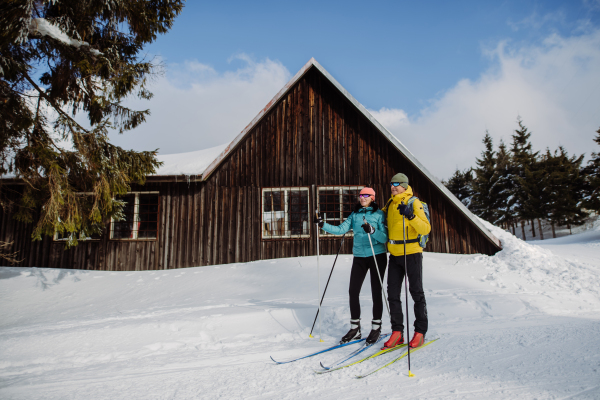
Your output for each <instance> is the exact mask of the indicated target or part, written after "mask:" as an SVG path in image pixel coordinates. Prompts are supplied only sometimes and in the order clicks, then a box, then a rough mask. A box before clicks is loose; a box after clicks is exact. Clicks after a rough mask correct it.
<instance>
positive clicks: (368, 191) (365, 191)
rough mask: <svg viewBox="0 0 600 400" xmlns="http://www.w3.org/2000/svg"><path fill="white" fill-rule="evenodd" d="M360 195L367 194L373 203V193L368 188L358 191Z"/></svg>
mask: <svg viewBox="0 0 600 400" xmlns="http://www.w3.org/2000/svg"><path fill="white" fill-rule="evenodd" d="M360 194H368V195H369V196H371V199H372V200H373V201H375V191H374V190H373V189H371V188H369V187H366V188H363V190H361V191H360V193H359V195H360Z"/></svg>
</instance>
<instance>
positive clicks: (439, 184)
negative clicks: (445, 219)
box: [202, 58, 501, 247]
mask: <svg viewBox="0 0 600 400" xmlns="http://www.w3.org/2000/svg"><path fill="white" fill-rule="evenodd" d="M312 67H315V68H317V69H318V70H319V71H320V72H321V73H322V74H323V75H324V76H325V77H326V78H327V79H328V80H329V81H330V82H331V84H333V86H335V87H336V88H337V89H338V90H339V91H340V92H341V93H342V94H343V95H344V96H345V97H346V99H348V101H350V103H352V104H353V105H354V106H355V107H356V108H357V109H358V110H359V111H360V112H361V113H362V114H363V115H364V116H365V117H366V118H367V119H368V120H369V121H371V123H373V125H375V127H376V128H377V129H379V131H380V132H381V133H382V134H383V135H384V136H385V137H386V138H387V139H388V140H389V141H390V143H392V144H393V145H394V146H395V147H396V148H397V149H398V151H400V153H402V154H403V155H404V156H405V157H406V158H408V160H409V161H410V162H411V163H412V164H413V165H414V166H415V167H417V168H418V169H419V170H420V171H421V172H422V173H423V174H424V175H425V176H426V177H427V179H429V180H430V181H431V183H433V184H434V185H435V186H436V187H437V188H438V189H440V191H441V192H442V193H444V194H445V195H446V197H448V198H449V199H450V201H451V202H452V203H454V205H455V206H456V207H458V209H459V210H460V211H462V213H463V214H464V215H465V216H466V217H467V218H469V219H470V220H471V221H473V223H474V224H475V226H477V227H478V228H479V229H480V230H481V231H482V232H483V233H484V234H485V235H486V236H487V237H488V239H490V240H491V241H492V242H493V243H495V244H496V245H497V246H498V247H501V245H500V240H498V238H497V237H496V236H494V235H493V234H492V233H491V232H490V231H489V230H488V229H487V228H486V227H485V226H484V225H483V224H482V223H481V222H480V221H479V219H478V218H477V217H475V215H474V214H473V213H472V212H471V211H470V210H469V209H468V208H467V207H466V206H465V205H464V204H463V203H462V202H461V201H460V200H458V198H456V196H454V195H453V194H452V192H450V191H449V190H448V189H447V188H446V186H444V185H443V184H442V182H440V180H439V179H438V178H436V177H435V175H433V174H432V173H431V172H429V171H428V170H427V168H425V166H424V165H423V164H421V163H420V162H419V160H417V158H416V157H415V156H414V155H413V154H412V153H411V152H410V150H408V149H407V148H406V146H404V145H403V144H402V142H400V140H398V138H397V137H395V136H394V135H393V134H392V133H391V132H390V131H388V130H387V128H386V127H384V126H383V125H381V124H380V123H379V121H377V120H376V119H375V117H373V115H371V113H370V112H369V111H368V110H367V109H366V108H365V107H364V106H363V105H362V104H360V103H359V102H358V100H356V99H355V98H354V96H352V95H351V94H350V93H349V92H348V91H347V90H346V89H345V88H344V87H343V86H342V85H341V84H340V83H339V82H338V81H337V80H336V79H335V78H334V77H333V76H331V74H330V73H329V72H327V70H326V69H325V68H323V66H322V65H321V64H319V63H318V62H317V60H315V59H314V58H311V59H310V60H308V62H307V63H306V64H305V65H304V66H303V67H302V68H301V69H300V71H298V72H297V73H296V75H294V77H293V78H292V79H290V81H289V82H288V83H286V84H285V86H284V87H283V88H282V89H281V90H280V91H279V92H278V93H277V94H276V95H275V97H273V99H271V101H270V102H269V103H268V104H267V105H266V106H265V107H264V108H263V109H262V110H261V111H260V112H259V113H258V115H257V116H256V117H254V119H253V120H252V121H250V123H249V124H248V125H247V126H246V127H245V128H244V130H242V132H240V134H239V135H237V136H236V138H235V139H233V141H232V142H231V143H230V144H229V145H228V146H227V147H226V148H225V150H223V152H222V153H221V154H220V155H219V156H218V157H217V158H216V159H215V160H214V161H213V162H212V163H211V164H210V165H209V166H208V167H207V168H206V169H205V170H204V172H203V173H202V179H203V180H206V179H207V178H208V177H209V176H210V174H211V173H212V172H213V171H214V170H215V169H216V168H217V167H218V166H219V164H221V162H222V161H223V160H224V159H225V157H227V155H228V154H229V153H230V152H231V151H232V150H233V149H235V147H236V146H237V144H238V143H240V142H241V140H242V139H243V138H244V136H246V134H247V133H248V132H250V130H252V128H253V127H254V126H255V125H256V124H257V123H258V122H259V121H260V120H261V119H262V118H263V117H264V116H265V115H266V114H267V113H268V112H269V111H270V110H271V108H273V106H275V104H276V103H277V102H278V101H279V99H281V98H282V97H283V96H284V95H285V94H286V93H287V91H288V90H289V89H290V88H291V87H292V86H294V85H295V84H296V82H298V81H299V80H300V78H302V76H304V74H305V73H306V72H308V70H309V69H310V68H312Z"/></svg>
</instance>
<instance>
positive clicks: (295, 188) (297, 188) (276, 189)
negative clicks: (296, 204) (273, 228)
mask: <svg viewBox="0 0 600 400" xmlns="http://www.w3.org/2000/svg"><path fill="white" fill-rule="evenodd" d="M303 190H304V191H306V193H307V199H308V204H307V205H308V224H309V226H310V223H311V222H310V215H311V212H310V188H309V187H307V186H284V187H269V188H262V190H261V198H260V221H261V229H260V231H261V232H260V234H261V238H262V239H266V240H268V239H306V238H310V228H309V230H308V232H309V234H307V235H303V234H301V235H292V234H291V233H290V234H288V235H265V227H264V224H265V222H264V215H265V214H268V213H269V212H265V208H264V199H265V197H264V196H265V193H266V192H281V191H283V192H284V200H283V201H284V210H283V215H284V220H285V227H284V232H291V230H290V221H289V219H288V218H286V217H285V216H286V215H287V213H288V210H289V209H288V205H289V204H288V193H289V192H291V191H297V192H300V191H303ZM271 212H273V211H271ZM276 212H281V211H276Z"/></svg>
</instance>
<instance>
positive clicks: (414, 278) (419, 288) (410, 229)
mask: <svg viewBox="0 0 600 400" xmlns="http://www.w3.org/2000/svg"><path fill="white" fill-rule="evenodd" d="M390 185H391V190H392V197H391V199H390V200H389V201H388V203H387V204H386V206H385V208H383V209H382V211H383V212H384V213H385V214H386V215H387V226H388V236H389V241H388V251H389V252H390V261H389V264H388V265H389V267H388V301H389V305H390V314H391V319H392V321H391V322H392V335H391V336H390V339H389V340H388V341H387V342H386V343H385V345H384V347H383V348H382V349H385V348H391V347H395V346H397V345H399V344H402V343H404V337H403V332H404V315H403V313H402V301H401V298H400V295H401V290H402V281H403V280H404V275H406V276H407V277H408V284H409V291H410V295H411V296H412V299H413V301H414V303H415V307H414V313H415V323H414V327H415V334H414V336H413V338H412V340H411V341H410V343H409V346H410V347H419V346H421V345H422V344H423V342H424V340H425V333H427V303H426V302H425V293H424V292H423V248H422V247H421V245H420V244H419V242H418V240H417V237H418V236H419V235H427V234H428V233H429V231H431V225H430V223H429V221H428V220H427V216H426V215H425V211H424V210H423V204H422V203H421V202H420V201H419V199H415V201H414V202H413V203H412V205H408V200H409V199H410V198H411V197H413V191H412V188H411V187H410V186H409V185H408V177H407V176H406V175H404V174H396V175H394V176H393V177H392V180H391V183H390ZM403 219H404V226H405V227H406V231H405V230H403V228H402V226H403V224H402V220H403ZM405 238H406V264H407V265H404V260H405V257H404V239H405Z"/></svg>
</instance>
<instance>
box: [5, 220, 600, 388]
mask: <svg viewBox="0 0 600 400" xmlns="http://www.w3.org/2000/svg"><path fill="white" fill-rule="evenodd" d="M490 229H491V230H492V231H493V233H494V235H496V236H497V237H498V238H500V239H501V241H502V243H503V248H504V250H503V251H501V252H500V253H498V254H497V255H495V256H493V257H488V256H483V255H463V256H461V255H452V254H435V253H426V254H425V258H424V285H425V290H426V298H427V303H428V312H429V319H430V330H429V332H428V334H427V338H428V339H434V338H439V340H438V341H437V342H436V343H434V344H432V345H431V346H430V347H427V348H424V349H422V350H421V351H419V352H417V353H415V354H414V356H413V357H412V358H411V370H412V372H413V373H414V374H415V375H416V376H415V377H414V378H408V377H407V360H406V358H405V359H402V360H401V361H399V362H397V363H395V364H393V365H392V366H390V367H388V368H385V369H383V370H382V371H379V372H377V373H376V374H374V375H372V376H369V377H367V378H365V379H360V380H358V379H355V377H356V376H357V375H359V374H362V373H365V372H368V371H371V370H372V369H373V368H375V367H376V366H378V365H381V364H383V363H385V362H387V361H390V360H392V359H393V358H395V357H396V355H394V354H387V355H383V356H381V357H379V358H376V359H373V360H369V361H366V362H364V363H361V364H359V365H356V366H353V367H350V368H345V369H342V370H339V371H335V372H332V373H328V374H324V375H316V374H315V373H314V372H313V371H314V370H318V369H320V367H319V362H323V363H324V364H328V363H331V362H334V361H335V360H337V359H339V358H340V357H342V356H343V355H344V354H347V353H350V352H351V351H352V350H354V349H355V347H354V346H349V347H345V348H342V349H338V350H335V351H333V352H329V353H324V354H322V355H319V356H315V357H312V358H307V359H304V360H301V361H298V362H294V363H290V364H282V365H276V364H274V363H273V362H272V361H271V360H270V359H269V356H273V357H274V358H275V359H282V360H283V359H288V358H293V357H297V356H301V355H304V354H307V353H309V352H313V351H318V350H319V349H323V348H325V347H328V346H331V345H332V344H335V343H337V341H338V340H339V338H340V337H341V336H342V335H343V334H344V333H345V332H346V330H347V329H348V320H349V318H350V314H349V309H348V295H347V291H348V288H347V285H348V280H349V271H350V266H351V261H352V256H350V255H341V256H340V258H339V259H338V264H337V266H336V269H335V271H334V273H333V276H332V279H331V283H330V285H329V288H328V292H327V295H326V297H325V301H324V304H323V307H322V314H323V315H322V316H323V318H322V320H321V321H320V324H319V322H317V324H316V325H315V330H314V332H313V335H314V336H315V337H316V338H317V339H310V338H309V337H308V334H309V332H310V327H311V325H312V321H313V318H314V315H315V312H316V302H317V296H318V294H317V281H316V280H317V270H316V257H304V258H301V259H300V264H299V263H298V259H296V258H290V259H279V260H264V261H256V262H251V263H239V264H229V265H219V266H210V267H199V268H189V269H182V270H168V271H141V272H100V271H82V270H52V269H36V268H8V267H7V268H0V299H2V307H1V308H0V398H1V399H3V400H4V399H6V400H8V399H82V398H85V399H89V400H93V399H306V398H317V397H318V398H319V399H339V398H344V399H368V398H372V399H384V398H389V399H397V398H405V397H408V398H427V399H482V398H485V399H507V398H520V399H521V398H522V399H598V398H600V313H599V311H600V230H599V229H595V230H592V231H587V232H583V233H580V234H577V235H573V236H571V237H563V238H559V239H554V240H546V241H543V242H541V241H538V242H527V243H525V242H522V241H521V240H519V239H516V238H514V237H513V236H512V235H510V234H508V233H506V232H503V231H501V230H500V229H498V228H495V227H491V226H490ZM333 259H334V256H324V257H321V261H320V264H321V278H322V279H323V281H322V282H321V288H323V287H324V283H325V280H326V277H327V275H328V273H329V270H330V268H331V265H332V263H333ZM367 280H368V278H367ZM402 295H403V296H404V294H402ZM361 306H362V314H363V315H362V328H363V334H365V335H366V334H368V331H369V329H370V319H371V295H370V285H369V284H368V282H367V281H365V283H364V284H363V291H362V293H361ZM411 306H412V304H411V305H409V307H411ZM410 320H411V321H412V320H413V317H412V310H411V315H410ZM383 321H384V325H383V330H384V331H385V332H388V331H389V330H390V324H389V318H388V316H387V315H386V312H385V311H384V318H383ZM411 331H412V326H411ZM319 337H322V339H323V340H324V343H320V342H319V341H318V338H319ZM370 351H375V349H373V350H370ZM365 353H366V352H365ZM363 354H364V353H363Z"/></svg>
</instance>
